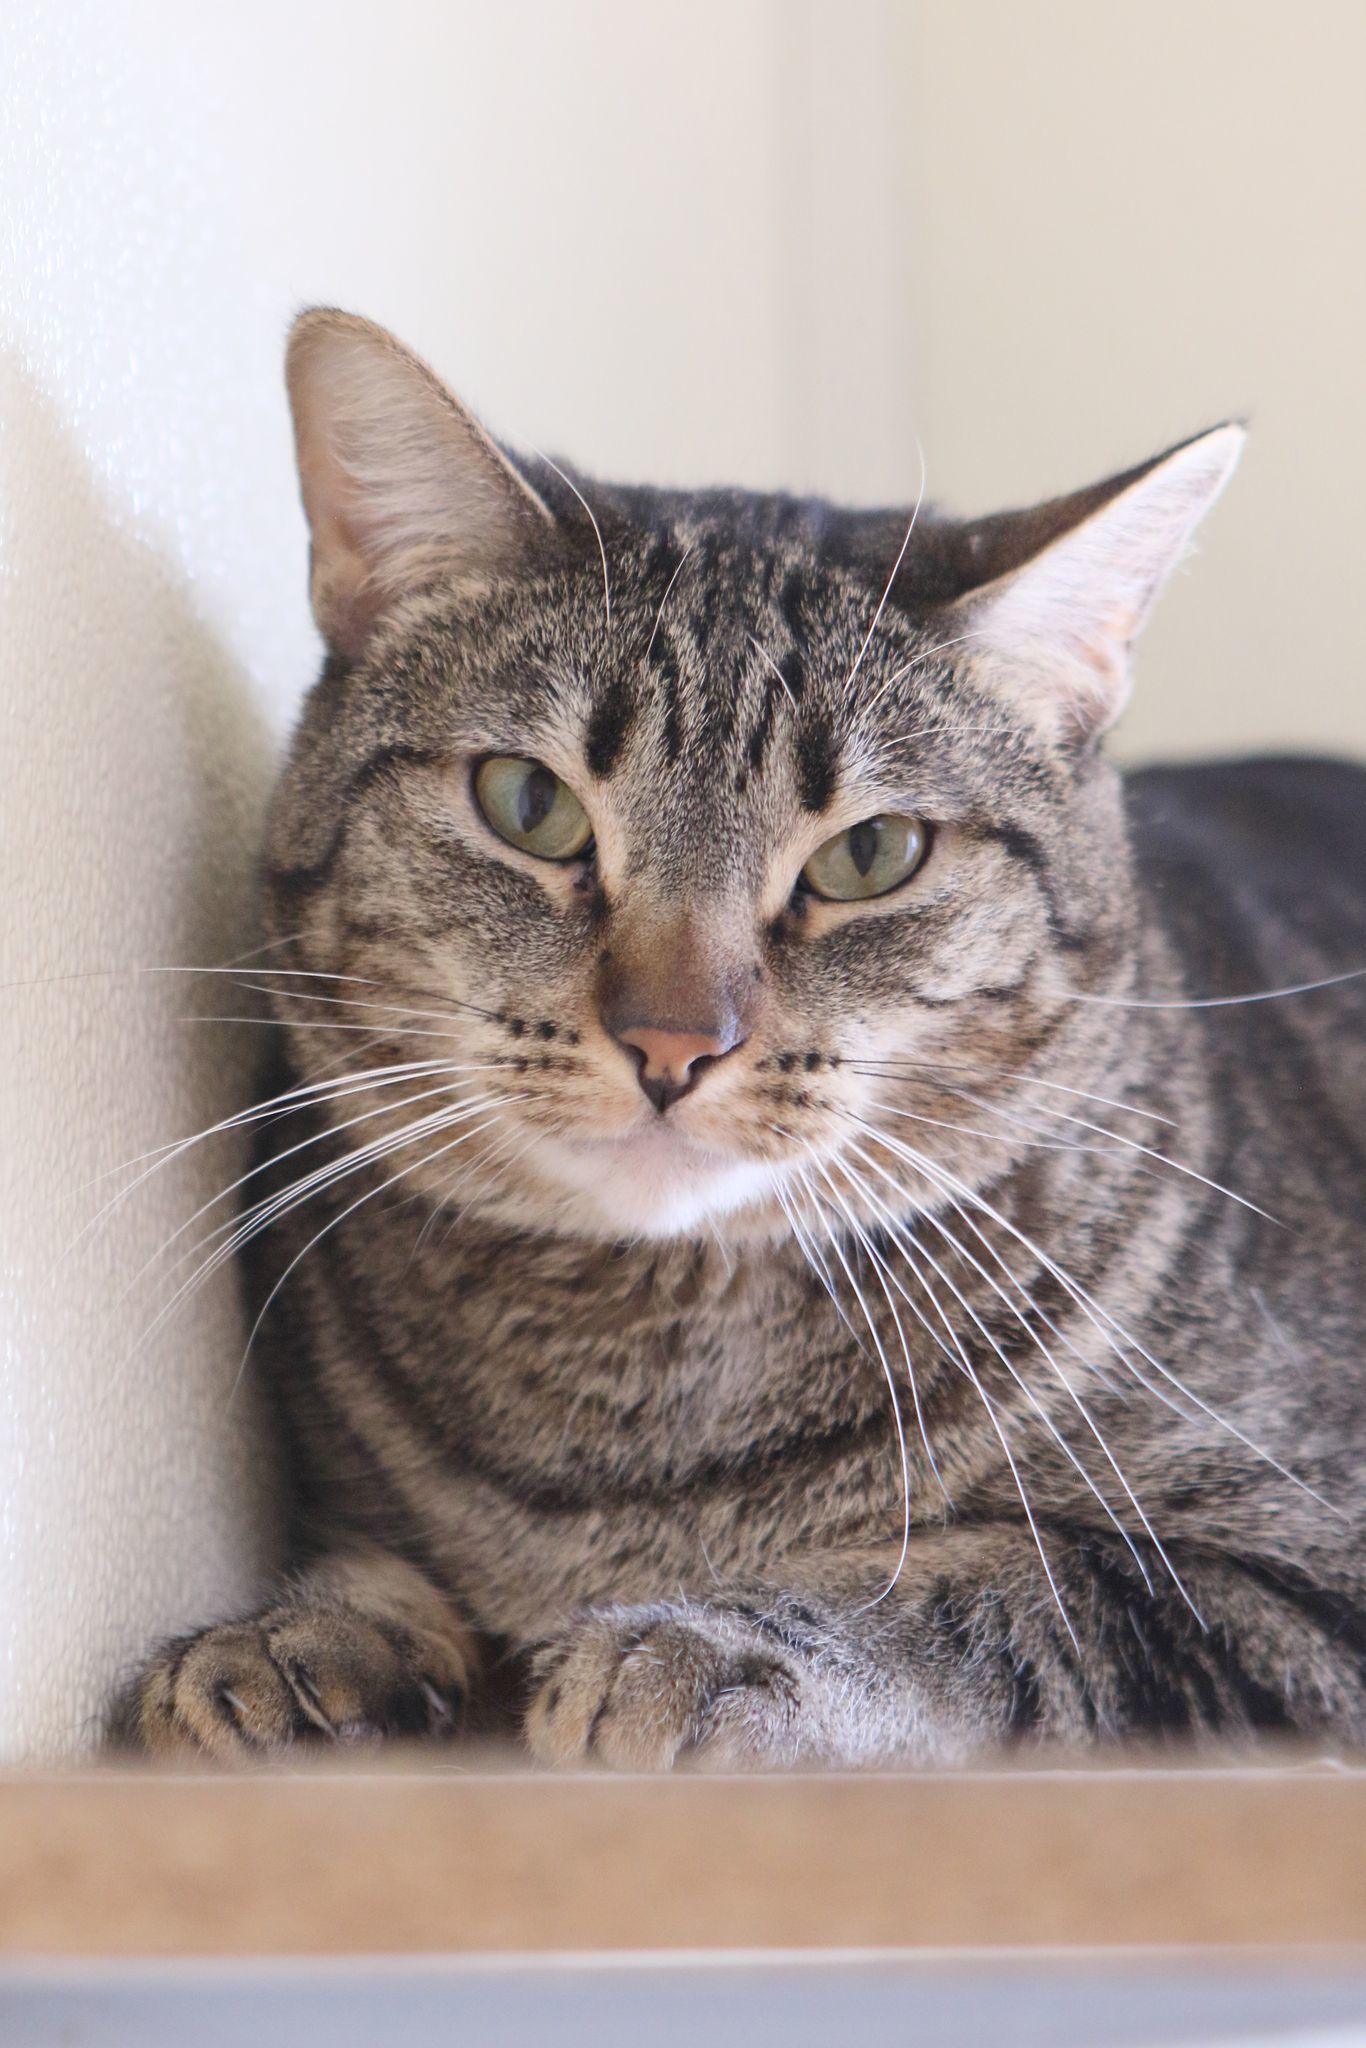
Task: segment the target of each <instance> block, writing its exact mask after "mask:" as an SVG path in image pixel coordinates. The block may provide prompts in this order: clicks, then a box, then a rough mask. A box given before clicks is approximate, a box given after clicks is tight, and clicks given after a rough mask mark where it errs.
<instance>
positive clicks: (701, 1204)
mask: <svg viewBox="0 0 1366 2048" xmlns="http://www.w3.org/2000/svg"><path fill="white" fill-rule="evenodd" d="M534 1157H535V1164H536V1168H537V1172H538V1174H539V1176H540V1177H541V1178H542V1179H543V1180H545V1181H546V1182H547V1183H548V1185H549V1187H550V1188H551V1189H553V1190H554V1191H555V1195H556V1196H558V1197H559V1199H558V1200H556V1201H555V1202H554V1226H553V1227H555V1228H556V1229H559V1230H561V1231H563V1230H564V1229H565V1228H566V1225H567V1226H568V1227H569V1228H570V1229H573V1230H581V1231H582V1232H583V1233H584V1234H585V1235H586V1236H595V1237H612V1238H640V1237H649V1238H668V1237H684V1236H687V1235H688V1234H689V1232H691V1231H694V1230H696V1229H697V1228H698V1227H699V1225H701V1224H704V1223H706V1222H708V1221H711V1220H714V1219H715V1218H717V1217H719V1216H729V1215H733V1214H734V1212H735V1211H736V1210H737V1209H743V1208H746V1207H748V1206H749V1204H750V1203H752V1202H757V1201H760V1200H762V1199H763V1198H764V1197H765V1196H766V1195H769V1194H771V1192H772V1186H773V1170H772V1168H771V1167H767V1166H761V1165H759V1164H758V1163H757V1162H754V1161H750V1160H744V1159H734V1160H722V1159H715V1158H710V1157H708V1156H707V1155H705V1154H701V1153H692V1154H690V1153H688V1152H687V1151H685V1150H684V1149H683V1148H682V1147H678V1148H675V1147H674V1146H673V1145H671V1144H667V1143H660V1144H658V1145H655V1144H644V1143H625V1144H622V1145H620V1146H617V1145H602V1146H594V1147H591V1148H580V1147H578V1146H573V1145H567V1144H563V1143H561V1142H560V1141H559V1140H557V1139H554V1138H549V1139H547V1140H546V1141H545V1143H544V1144H543V1145H539V1146H537V1148H536V1152H535V1155H534ZM565 1196H569V1197H570V1198H571V1199H570V1202H569V1203H568V1204H566V1203H565V1201H564V1197H565Z"/></svg>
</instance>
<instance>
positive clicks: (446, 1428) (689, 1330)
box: [286, 1213, 902, 1632]
mask: <svg viewBox="0 0 1366 2048" xmlns="http://www.w3.org/2000/svg"><path fill="white" fill-rule="evenodd" d="M394 1221H395V1222H397V1221H398V1219H397V1218H396V1219H394ZM403 1224H404V1227H403V1228H402V1230H401V1231H400V1230H397V1229H396V1230H395V1231H394V1233H393V1236H392V1239H391V1237H390V1236H389V1234H388V1233H387V1231H386V1230H383V1229H381V1230H379V1231H376V1230H375V1229H374V1228H373V1227H372V1228H370V1229H369V1230H367V1231H365V1232H356V1233H354V1234H352V1235H348V1233H347V1231H346V1229H345V1226H343V1228H342V1230H341V1231H339V1232H338V1233H336V1234H335V1236H334V1238H333V1240H332V1245H333V1249H332V1254H331V1257H330V1259H329V1261H328V1268H329V1270H328V1272H327V1274H326V1279H325V1282H322V1284H320V1286H319V1292H318V1295H317V1296H316V1297H315V1304H316V1307H317V1309H318V1310H320V1311H321V1319H322V1320H323V1322H324V1324H325V1329H324V1332H323V1343H322V1352H321V1357H322V1366H321V1376H320V1384H321V1388H322V1397H323V1399H324V1401H325V1403H326V1404H327V1406H328V1407H329V1408H331V1409H334V1410H339V1411H341V1412H342V1413H343V1414H344V1416H345V1423H346V1427H347V1429H348V1430H350V1431H352V1432H353V1433H354V1434H355V1435H356V1436H358V1437H359V1438H360V1439H361V1440H362V1441H363V1442H364V1444H365V1445H366V1446H367V1447H368V1452H369V1456H370V1459H371V1463H372V1467H373V1470H374V1472H375V1480H374V1490H375V1491H376V1492H378V1491H381V1490H382V1492H383V1494H384V1501H383V1507H382V1518H383V1521H384V1523H385V1527H386V1532H388V1531H392V1530H393V1529H394V1526H395V1524H398V1525H399V1529H398V1533H399V1534H402V1533H403V1531H404V1528H405V1527H406V1528H407V1529H409V1530H411V1532H412V1533H413V1535H414V1537H415V1538H418V1537H420V1541H421V1543H422V1545H423V1546H424V1548H425V1549H426V1550H427V1552H428V1553H429V1554H430V1555H431V1556H432V1557H433V1559H434V1561H435V1562H436V1563H437V1564H438V1566H439V1568H440V1570H441V1573H442V1576H443V1577H446V1578H448V1579H450V1580H451V1581H452V1582H453V1583H454V1584H458V1585H459V1587H460V1589H461V1591H462V1593H463V1595H464V1597H465V1598H466V1599H467V1600H469V1601H470V1602H471V1604H472V1605H473V1606H474V1608H475V1610H476V1612H485V1613H488V1614H490V1615H492V1614H495V1613H496V1614H498V1615H499V1616H501V1617H502V1618H503V1625H504V1626H506V1625H507V1622H508V1621H509V1620H511V1621H512V1623H513V1625H514V1626H515V1627H521V1628H525V1629H526V1630H528V1631H529V1632H531V1631H534V1630H535V1629H536V1628H537V1627H538V1626H541V1625H542V1623H543V1621H545V1620H547V1619H548V1618H549V1617H550V1616H551V1615H552V1614H553V1613H554V1612H555V1611H557V1610H558V1609H560V1608H562V1606H563V1604H564V1602H565V1600H566V1599H567V1598H568V1599H571V1600H573V1601H575V1602H577V1601H579V1600H582V1599H583V1598H585V1597H590V1598H633V1597H639V1596H640V1595H641V1594H642V1593H644V1592H645V1591H647V1590H648V1589H649V1588H650V1587H653V1588H655V1589H657V1588H658V1586H659V1584H660V1583H661V1582H662V1583H669V1584H676V1583H679V1582H680V1581H682V1582H686V1583H690V1584H693V1585H696V1584H698V1583H699V1582H702V1583H704V1582H705V1579H706V1576H707V1573H708V1571H709V1570H712V1569H718V1570H719V1569H729V1570H730V1571H732V1572H734V1571H736V1570H737V1569H743V1570H752V1569H754V1568H755V1567H756V1565H758V1564H760V1563H761V1562H762V1560H763V1558H764V1557H765V1556H767V1555H774V1554H777V1553H778V1552H780V1551H782V1550H786V1549H789V1548H801V1547H802V1546H803V1545H805V1544H811V1543H822V1544H824V1543H829V1542H832V1541H843V1542H849V1541H859V1540H865V1539H866V1537H867V1534H868V1532H869V1529H870V1527H871V1528H873V1529H879V1528H882V1527H883V1526H884V1525H885V1529H886V1530H887V1531H892V1530H894V1529H895V1528H899V1526H900V1522H901V1515H902V1498H901V1473H900V1464H899V1459H898V1457H897V1453H896V1435H895V1425H894V1422H893V1419H892V1414H891V1409H890V1405H889V1396H888V1389H887V1385H886V1382H885V1379H884V1377H883V1375H882V1373H881V1371H880V1369H879V1367H878V1364H877V1362H876V1359H875V1358H874V1357H872V1356H870V1355H869V1354H868V1352H867V1351H866V1350H864V1349H862V1348H860V1346H859V1345H858V1344H857V1343H856V1342H855V1340H854V1338H853V1336H852V1334H851V1332H850V1330H849V1328H848V1326H847V1324H846V1323H845V1322H844V1320H843V1319H842V1317H841V1316H840V1314H839V1313H838V1311H837V1310H836V1309H835V1308H834V1306H833V1304H832V1303H831V1302H830V1300H829V1299H828V1297H827V1295H826V1293H825V1290H824V1289H823V1287H822V1286H821V1285H820V1283H819V1282H818V1281H816V1280H815V1279H814V1278H813V1276H812V1275H811V1274H810V1272H809V1270H808V1269H807V1268H806V1267H805V1266H804V1265H803V1263H802V1262H801V1260H800V1257H799V1256H796V1255H794V1254H793V1253H791V1252H790V1251H789V1250H787V1249H780V1250H761V1251H757V1252H755V1253H752V1254H749V1255H744V1256H737V1255H727V1254H726V1253H724V1252H722V1251H721V1250H719V1249H717V1248H713V1247H709V1246H708V1247H703V1246H695V1245H670V1246H664V1247H650V1246H630V1247H611V1246H596V1245H585V1244H580V1243H571V1242H563V1241H557V1240H555V1239H550V1238H547V1239H543V1240H541V1239H532V1238H526V1237H519V1236H506V1235H505V1236H497V1235H493V1234H485V1233H482V1232H479V1231H478V1230H476V1229H470V1230H469V1231H467V1232H465V1231H460V1230H455V1231H451V1232H450V1233H449V1235H448V1236H447V1238H446V1241H445V1242H444V1243H443V1242H441V1241H440V1240H439V1238H437V1236H436V1233H435V1232H433V1233H430V1234H429V1235H428V1238H427V1239H426V1240H425V1241H424V1243H423V1244H422V1245H421V1246H420V1247H419V1248H418V1249H417V1250H416V1251H415V1250H414V1245H413V1238H414V1235H415V1231H414V1226H413V1223H412V1220H411V1213H409V1216H408V1217H407V1218H405V1219H403ZM434 1238H435V1239H436V1241H435V1242H433V1239H434ZM400 1254H401V1256H400ZM319 1277H320V1282H321V1276H319ZM286 1398H287V1399H288V1393H287V1395H286ZM305 1435H306V1436H309V1437H311V1438H313V1439H316V1436H317V1431H316V1428H314V1429H311V1430H306V1431H305ZM356 1505H357V1502H356V1501H355V1500H353V1501H352V1502H351V1503H350V1506H351V1507H352V1508H354V1507H355V1506H356ZM361 1505H362V1506H363V1505H364V1504H363V1503H361Z"/></svg>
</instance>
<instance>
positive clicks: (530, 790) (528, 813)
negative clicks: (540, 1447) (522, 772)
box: [517, 768, 557, 833]
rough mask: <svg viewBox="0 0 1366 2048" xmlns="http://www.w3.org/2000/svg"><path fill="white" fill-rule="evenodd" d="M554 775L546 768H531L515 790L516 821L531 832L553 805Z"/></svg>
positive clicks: (546, 816)
mask: <svg viewBox="0 0 1366 2048" xmlns="http://www.w3.org/2000/svg"><path fill="white" fill-rule="evenodd" d="M556 787H557V784H556V780H555V777H554V776H553V775H552V774H551V772H550V770H549V769H548V768H533V769H532V770H531V772H530V774H529V775H528V776H527V778H526V780H525V781H524V782H523V784H522V786H521V788H520V789H519V790H518V792H517V823H518V824H519V825H520V826H521V828H522V830H523V832H526V833H531V832H534V831H535V830H536V827H537V826H538V825H543V824H544V823H545V821H546V819H547V818H548V817H549V816H550V813H551V811H552V810H553V809H554V807H555V790H556Z"/></svg>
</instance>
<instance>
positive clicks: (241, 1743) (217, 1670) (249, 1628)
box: [117, 1607, 465, 1762]
mask: <svg viewBox="0 0 1366 2048" xmlns="http://www.w3.org/2000/svg"><path fill="white" fill-rule="evenodd" d="M464 1693H465V1672H464V1669H463V1666H462V1665H461V1663H460V1660H459V1658H458V1656H457V1655H456V1654H455V1653H454V1652H453V1651H451V1650H450V1649H449V1648H447V1647H445V1646H443V1645H439V1644H437V1643H435V1642H433V1641H430V1640H428V1639H426V1638H424V1637H420V1636H418V1635H416V1634H415V1633H411V1632H409V1631H407V1630H404V1629H399V1628H394V1627H390V1626H384V1627H382V1626H380V1625H379V1624H378V1623H376V1622H374V1621H372V1620H370V1619H369V1618H368V1617H366V1616H364V1615H361V1614H358V1613H355V1612H353V1611H351V1610H348V1609H345V1608H341V1609H331V1608H312V1607H301V1608H284V1609H278V1610H276V1611H275V1612H273V1613H270V1614H266V1615H263V1616H261V1618H260V1619H259V1620H253V1621H247V1622H228V1623H223V1624H220V1625H219V1626H217V1627H214V1628H208V1629H204V1630H202V1631H201V1632H200V1633H199V1634H198V1635H195V1636H190V1637H186V1638H184V1639H183V1640H182V1641H180V1642H178V1643H172V1644H169V1645H168V1646H167V1647H166V1649H165V1650H164V1651H162V1652H161V1653H160V1655H159V1656H158V1657H156V1658H155V1659H153V1661H152V1663H151V1664H150V1665H149V1666H148V1667H147V1669H146V1670H145V1671H144V1672H143V1674H142V1675H141V1677H140V1678H139V1679H138V1681H137V1683H136V1685H135V1686H134V1687H133V1688H132V1690H131V1692H130V1694H129V1695H128V1697H127V1699H126V1701H125V1702H124V1705H123V1708H122V1710H121V1713H120V1715H119V1721H118V1731H117V1732H118V1733H119V1734H120V1735H121V1736H122V1737H123V1738H124V1739H125V1740H127V1741H130V1742H131V1743H133V1744H135V1745H136V1746H138V1747H140V1748H142V1749H144V1750H146V1751H148V1752H150V1753H151V1754H152V1755H156V1756H185V1755H201V1756H209V1757H212V1758H215V1759H217V1760H219V1761H223V1762H231V1761H233V1760H238V1759H242V1758H245V1757H251V1756H261V1755H267V1756H268V1755H272V1754H278V1753H279V1752H280V1751H282V1750H285V1749H288V1748H289V1747H290V1746H291V1745H292V1744H294V1743H296V1742H307V1741H321V1742H334V1743H357V1742H367V1741H380V1740H382V1739H384V1738H386V1737H393V1736H437V1737H441V1736H445V1735H449V1734H451V1733H453V1732H454V1730H455V1728H456V1726H457V1725H458V1721H459V1717H460V1712H461V1708H462V1706H463V1702H464Z"/></svg>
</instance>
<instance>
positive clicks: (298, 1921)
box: [0, 1763, 1366, 1957]
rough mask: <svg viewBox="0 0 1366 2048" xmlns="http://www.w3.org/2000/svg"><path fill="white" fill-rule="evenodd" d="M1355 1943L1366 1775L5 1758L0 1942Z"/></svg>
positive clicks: (384, 1949)
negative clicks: (267, 1766) (804, 1772)
mask: <svg viewBox="0 0 1366 2048" xmlns="http://www.w3.org/2000/svg"><path fill="white" fill-rule="evenodd" d="M1151 1945H1159V1946H1164V1947H1166V1946H1175V1947H1186V1948H1192V1949H1201V1948H1207V1947H1226V1946H1229V1945H1233V1946H1242V1945H1256V1946H1275V1947H1279V1948H1291V1949H1294V1948H1302V1947H1322V1946H1335V1947H1342V1946H1347V1947H1354V1946H1359V1947H1361V1948H1362V1950H1363V1955H1364V1956H1366V1771H1359V1770H1346V1769H1342V1768H1337V1769H1333V1768H1328V1767H1315V1766H1302V1767H1298V1768H1291V1769H1274V1768H1270V1769H1268V1768H1262V1769H1254V1770H1242V1769H1238V1770H1214V1771H1210V1770H1195V1769H1191V1770H1178V1771H1170V1770H1125V1771H1101V1770H1095V1771H1071V1770H1069V1771H1052V1770H1033V1771H1025V1772H1012V1773H1007V1772H974V1773H964V1774H948V1775H924V1776H858V1777H853V1776H851V1777H817V1776H811V1777H800V1776H798V1777H788V1778H744V1779H736V1778H729V1779H721V1778H707V1777H700V1776H692V1777H689V1776H678V1777H674V1778H659V1779H641V1778H608V1777H559V1778H557V1777H549V1776H537V1775H532V1774H531V1773H528V1772H522V1771H509V1770H505V1769H501V1768H492V1769H490V1768H478V1767H475V1768H464V1767H456V1768H432V1767H431V1766H430V1765H426V1766H423V1767H421V1768H417V1767H413V1766H410V1765H405V1764H397V1765H389V1764H387V1763H386V1764H385V1765H384V1766H383V1767H377V1766H375V1765H374V1764H371V1765H370V1766H369V1767H363V1766H362V1767H352V1768H346V1769H336V1768H311V1769H307V1770H302V1771H289V1772H285V1771H268V1772H253V1773H250V1774H240V1775H233V1776H226V1775H222V1776H220V1775H208V1774H205V1775H169V1774H164V1773H155V1772H151V1771H137V1770H130V1771H103V1772H90V1773H81V1774H73V1775H69V1776H32V1777H25V1776H10V1777H7V1778H0V1955H5V1956H9V1957H19V1956H26V1957H43V1956H57V1955H63V1956H70V1955H86V1956H96V1957H114V1956H187V1955H200V1956H211V1955H306V1954H313V1955H335V1954H356V1953H364V1954H372V1955H410V1954H433V1953H435V1954H448V1955H450V1954H463V1955H471V1954H481V1955H499V1954H503V1955H511V1954H529V1953H535V1952H541V1953H545V1952H555V1953H565V1952H570V1953H572V1952H582V1951H592V1950H603V1951H614V1952H618V1953H621V1952H625V1953H631V1952H640V1951H647V1950H648V1951H660V1950H663V1951H679V1950H698V1951H704V1952H705V1951H712V1952H723V1951H735V1950H740V1949H744V1950H778V1949H782V1950H790V1949H811V1950H817V1951H819V1950H826V1951H834V1950H841V1949H909V1950H917V1949H919V1950H923V1949H954V1948H964V1947H967V1948H974V1949H980V1948H1025V1949H1029V1948H1048V1949H1054V1948H1082V1949H1086V1948H1121V1949H1123V1948H1140V1947H1148V1946H1151Z"/></svg>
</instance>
